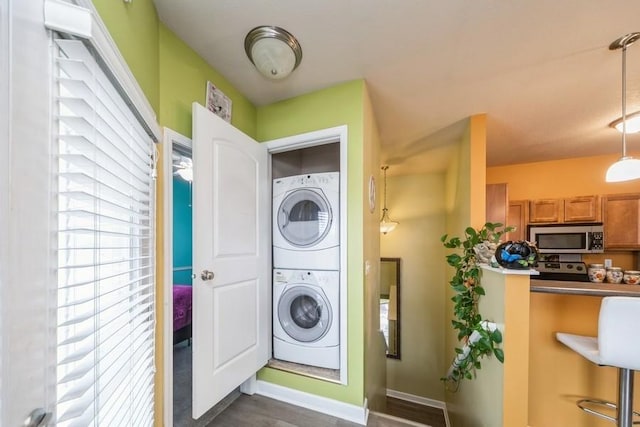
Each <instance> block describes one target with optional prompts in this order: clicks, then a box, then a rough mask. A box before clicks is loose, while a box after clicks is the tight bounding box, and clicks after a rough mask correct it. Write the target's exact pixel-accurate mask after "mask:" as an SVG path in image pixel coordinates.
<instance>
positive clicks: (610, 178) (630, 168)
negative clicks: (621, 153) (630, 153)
mask: <svg viewBox="0 0 640 427" xmlns="http://www.w3.org/2000/svg"><path fill="white" fill-rule="evenodd" d="M638 178H640V159H634V158H633V157H622V158H621V159H620V160H618V161H617V162H615V163H614V164H612V165H611V166H609V169H607V176H606V181H607V182H623V181H630V180H632V179H638Z"/></svg>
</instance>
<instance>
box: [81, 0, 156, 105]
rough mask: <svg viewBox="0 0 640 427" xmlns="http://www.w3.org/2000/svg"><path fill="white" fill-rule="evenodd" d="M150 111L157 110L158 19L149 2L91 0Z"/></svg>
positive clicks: (152, 5)
mask: <svg viewBox="0 0 640 427" xmlns="http://www.w3.org/2000/svg"><path fill="white" fill-rule="evenodd" d="M93 4H94V6H95V7H96V9H97V10H98V13H99V14H100V17H101V18H102V20H103V21H104V23H105V24H106V26H107V28H108V29H109V33H110V34H111V37H113V39H114V40H115V42H116V45H117V46H118V49H119V50H120V53H121V54H122V56H123V57H124V59H125V60H126V61H127V64H128V65H129V68H130V69H131V72H132V73H133V75H134V76H135V78H136V80H137V81H138V84H139V85H140V87H141V88H142V91H143V92H144V94H145V95H146V97H147V100H148V101H149V103H150V104H151V107H152V108H153V110H154V111H155V112H156V114H158V107H159V106H160V85H159V75H158V68H159V53H158V26H159V21H158V15H157V13H156V8H155V6H154V4H153V1H152V0H136V1H134V2H132V3H124V2H114V1H113V0H93Z"/></svg>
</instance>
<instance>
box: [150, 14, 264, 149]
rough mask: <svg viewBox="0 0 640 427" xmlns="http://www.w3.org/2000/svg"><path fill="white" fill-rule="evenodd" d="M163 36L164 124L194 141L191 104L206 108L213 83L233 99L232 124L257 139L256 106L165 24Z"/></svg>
mask: <svg viewBox="0 0 640 427" xmlns="http://www.w3.org/2000/svg"><path fill="white" fill-rule="evenodd" d="M159 33H160V36H159V50H160V67H159V70H160V72H159V74H160V79H159V84H160V112H159V113H160V114H159V116H160V123H161V124H162V125H163V126H166V127H168V128H170V129H173V130H175V131H176V132H178V133H181V134H183V135H185V136H187V137H189V138H191V104H192V103H193V102H194V101H195V102H199V103H200V104H202V105H206V103H205V99H206V96H205V94H206V86H207V81H210V82H212V83H213V84H214V85H215V86H216V87H217V88H218V89H220V90H221V91H222V92H224V94H225V95H227V96H228V97H229V98H230V99H231V102H232V107H231V124H232V125H233V126H235V127H236V128H238V129H240V130H241V131H243V132H244V133H246V134H247V135H249V136H250V137H252V138H255V137H256V108H255V107H254V106H253V104H252V103H251V102H250V101H249V100H248V99H247V98H246V97H245V96H244V95H242V94H241V93H240V92H238V91H237V90H236V89H235V88H234V87H233V86H232V85H231V84H230V83H229V82H228V81H227V80H226V79H225V78H224V77H222V76H221V75H220V73H218V72H217V71H216V70H215V69H214V68H212V67H211V66H210V65H209V64H208V63H207V62H205V61H204V60H203V59H202V58H201V57H200V56H198V54H197V53H196V52H195V51H194V50H193V49H191V48H190V47H189V46H187V45H186V44H185V43H184V42H183V41H182V40H180V39H179V38H178V37H177V36H176V35H175V34H174V33H173V32H172V31H171V30H170V29H169V28H167V27H166V26H165V25H164V24H162V23H160V26H159Z"/></svg>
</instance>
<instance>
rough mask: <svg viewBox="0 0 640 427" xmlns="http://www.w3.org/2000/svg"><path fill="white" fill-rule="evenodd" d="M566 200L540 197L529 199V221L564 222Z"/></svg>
mask: <svg viewBox="0 0 640 427" xmlns="http://www.w3.org/2000/svg"><path fill="white" fill-rule="evenodd" d="M563 208H564V201H563V200H562V199H540V200H530V201H529V222H530V223H541V222H562V218H563V213H564V212H563Z"/></svg>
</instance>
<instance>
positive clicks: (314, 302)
mask: <svg viewBox="0 0 640 427" xmlns="http://www.w3.org/2000/svg"><path fill="white" fill-rule="evenodd" d="M339 203H340V174H339V172H327V173H315V174H306V175H296V176H290V177H284V178H278V179H275V180H274V181H273V269H274V270H273V357H274V358H275V359H280V360H286V361H289V362H295V363H301V364H305V365H311V366H318V367H322V368H329V369H339V368H340V319H339V318H340V218H339V212H340V209H339V207H340V206H339Z"/></svg>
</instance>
